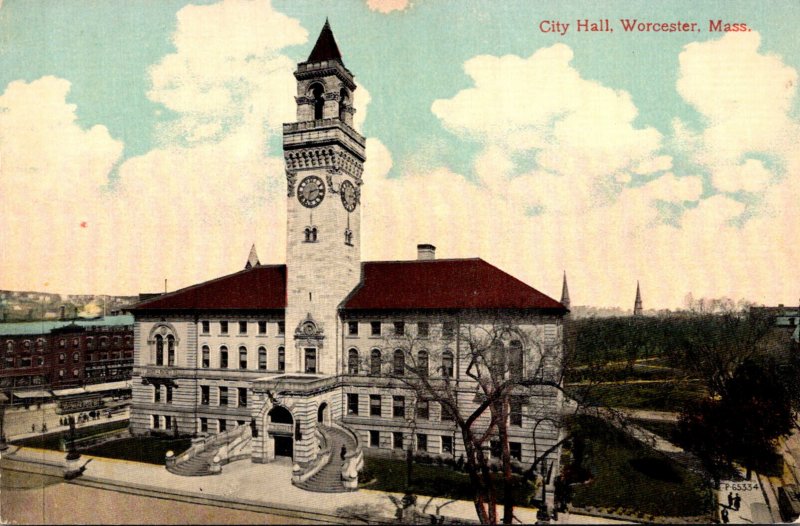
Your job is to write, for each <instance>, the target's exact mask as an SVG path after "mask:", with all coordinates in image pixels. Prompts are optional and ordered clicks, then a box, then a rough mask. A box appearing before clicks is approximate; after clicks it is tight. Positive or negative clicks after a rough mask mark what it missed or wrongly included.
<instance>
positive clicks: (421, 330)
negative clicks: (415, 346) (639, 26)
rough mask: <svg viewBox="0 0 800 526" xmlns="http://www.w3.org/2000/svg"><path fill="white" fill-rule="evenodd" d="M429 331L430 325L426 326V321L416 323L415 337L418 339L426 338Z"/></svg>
mask: <svg viewBox="0 0 800 526" xmlns="http://www.w3.org/2000/svg"><path fill="white" fill-rule="evenodd" d="M429 330H430V325H428V322H427V321H421V322H419V323H417V336H418V337H419V338H427V337H428V332H429Z"/></svg>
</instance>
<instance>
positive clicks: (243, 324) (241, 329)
mask: <svg viewBox="0 0 800 526" xmlns="http://www.w3.org/2000/svg"><path fill="white" fill-rule="evenodd" d="M239 334H247V322H246V321H240V322H239Z"/></svg>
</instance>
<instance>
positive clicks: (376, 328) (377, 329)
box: [369, 321, 381, 336]
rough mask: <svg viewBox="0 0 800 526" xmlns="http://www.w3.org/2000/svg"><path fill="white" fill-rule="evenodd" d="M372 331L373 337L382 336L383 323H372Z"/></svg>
mask: <svg viewBox="0 0 800 526" xmlns="http://www.w3.org/2000/svg"><path fill="white" fill-rule="evenodd" d="M369 326H370V330H371V331H372V332H371V334H372V336H380V335H381V322H379V321H372V322H370V324H369Z"/></svg>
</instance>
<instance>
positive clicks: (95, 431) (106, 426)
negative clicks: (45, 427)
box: [12, 420, 128, 451]
mask: <svg viewBox="0 0 800 526" xmlns="http://www.w3.org/2000/svg"><path fill="white" fill-rule="evenodd" d="M127 427H128V421H127V420H117V421H114V422H105V423H102V424H97V425H93V426H87V427H78V428H76V429H75V438H76V439H78V440H80V439H81V438H86V437H92V436H98V435H103V434H106V433H112V432H114V431H119V430H120V429H126V428H127ZM68 436H69V431H59V432H57V433H48V434H46V435H36V436H34V437H29V438H24V439H21V440H14V441H13V442H12V443H13V444H15V445H18V446H25V447H37V448H40V449H51V450H54V451H60V450H61V439H62V438H64V439H66V438H67V437H68Z"/></svg>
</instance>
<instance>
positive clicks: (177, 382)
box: [131, 23, 568, 480]
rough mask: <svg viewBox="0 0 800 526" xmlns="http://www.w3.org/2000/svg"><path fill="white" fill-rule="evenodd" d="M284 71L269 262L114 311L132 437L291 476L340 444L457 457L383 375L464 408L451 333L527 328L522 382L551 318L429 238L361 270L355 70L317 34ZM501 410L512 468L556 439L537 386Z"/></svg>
mask: <svg viewBox="0 0 800 526" xmlns="http://www.w3.org/2000/svg"><path fill="white" fill-rule="evenodd" d="M295 78H296V79H297V96H296V98H295V100H296V102H297V121H296V122H293V123H288V124H284V126H283V148H284V158H285V162H286V182H287V198H286V206H287V212H288V213H287V224H286V228H287V235H286V239H287V242H286V243H287V246H286V264H283V265H263V264H260V262H259V261H258V258H257V256H256V254H255V250H252V251H251V254H250V258H249V259H248V261H247V265H246V267H245V269H244V270H241V271H239V272H235V273H233V274H230V275H227V276H223V277H220V278H217V279H214V280H211V281H207V282H204V283H200V284H197V285H194V286H191V287H188V288H185V289H181V290H178V291H175V292H172V293H168V294H164V295H161V296H159V297H156V298H153V299H150V300H147V301H144V302H141V303H139V304H138V305H136V306H135V307H133V308H132V309H131V311H132V313H133V314H134V317H135V325H134V341H135V360H134V370H133V406H132V410H131V429H132V431H133V432H134V433H135V434H147V433H152V432H155V433H163V432H175V433H179V434H194V435H197V436H199V437H202V438H201V439H198V444H200V443H201V442H202V443H204V444H206V446H205V448H204V447H203V446H202V445H200V446H197V447H194V446H193V447H194V449H193V450H192V451H191V452H190V453H191V454H194V455H196V456H197V455H201V452H203V450H205V454H206V455H208V454H209V453H208V451H209V450H210V449H215V448H217V449H215V451H216V452H217V453H218V454H217V455H216V456H217V457H220V455H221V456H222V457H225V455H227V458H228V460H235V459H249V460H250V461H252V462H271V461H274V460H276V459H280V458H281V457H286V458H291V459H292V460H293V464H294V465H295V470H296V471H298V470H299V471H300V472H301V473H300V475H298V478H297V480H307V479H309V478H313V474H312V475H308V476H307V477H305V479H304V478H303V472H306V474H307V473H310V472H311V471H313V470H314V469H316V470H317V471H315V472H314V474H315V473H317V472H319V470H320V469H322V466H320V464H325V463H334V460H336V462H338V461H339V451H338V450H334V451H333V452H332V453H331V452H330V450H331V449H332V448H336V447H339V446H340V445H341V444H345V445H346V446H347V445H348V444H349V448H348V458H350V456H351V455H352V454H353V453H354V451H353V450H355V449H358V451H359V452H360V451H364V452H365V453H366V454H371V453H375V454H379V453H380V452H383V453H386V454H390V453H391V452H392V451H405V450H407V449H409V448H411V449H413V450H415V451H419V452H425V453H426V454H428V455H434V456H435V455H444V456H451V457H455V458H457V457H458V456H460V455H461V454H462V453H463V451H464V448H463V444H462V442H461V438H460V433H459V432H458V430H457V428H456V426H455V423H454V421H453V414H452V411H449V410H447V408H444V410H443V408H442V407H440V405H439V404H438V403H437V402H436V401H435V400H430V399H425V397H423V396H418V393H417V392H416V391H415V390H414V389H411V388H410V387H409V386H408V385H407V384H406V383H404V382H403V381H401V379H400V378H402V376H403V375H404V374H408V371H409V370H410V367H409V360H411V361H413V362H414V366H413V371H415V373H414V374H417V373H419V374H422V375H424V377H425V378H426V379H428V380H429V381H430V382H436V381H447V382H449V384H448V385H451V386H453V389H454V390H455V391H456V392H457V394H456V399H457V403H458V404H459V406H458V407H459V410H461V409H462V408H463V410H464V411H465V414H468V413H469V412H470V411H471V408H474V407H476V406H477V404H478V403H479V396H478V395H477V390H476V384H475V382H474V381H473V380H471V379H470V378H469V376H468V374H467V368H468V366H469V356H468V353H467V351H466V342H465V340H464V338H465V336H464V335H465V333H466V332H467V331H465V329H466V328H469V327H479V326H486V325H490V324H493V323H496V321H497V320H498V319H502V320H504V323H510V324H512V325H513V326H514V327H518V328H519V329H520V330H521V331H524V332H525V333H526V334H528V335H533V336H529V337H527V338H518V337H517V338H515V337H514V336H513V334H510V335H509V337H508V341H506V342H503V343H500V346H501V347H502V351H503V352H505V353H507V355H508V360H509V361H510V362H509V363H510V364H511V366H512V367H511V368H512V370H513V372H512V374H517V375H520V377H526V376H527V375H533V374H536V372H537V371H541V370H542V363H541V356H542V355H541V349H542V348H544V347H547V346H549V348H551V349H555V354H556V355H557V357H556V359H555V360H554V363H556V361H557V358H558V356H560V354H561V350H562V346H561V343H560V341H561V333H562V321H563V318H564V316H565V315H566V314H567V312H568V311H567V308H566V307H565V305H564V304H562V303H560V302H558V301H556V300H554V299H551V298H549V297H548V296H546V295H544V294H542V293H540V292H539V291H537V290H535V289H533V288H532V287H530V286H528V285H526V284H525V283H523V282H521V281H520V280H518V279H516V278H514V277H512V276H510V275H509V274H506V273H505V272H503V271H502V270H500V269H498V268H496V267H494V266H492V265H491V264H489V263H487V262H485V261H483V260H482V259H479V258H473V259H436V254H435V247H433V246H432V245H427V244H421V245H419V246H418V258H417V259H416V260H411V261H374V262H363V261H361V251H360V247H361V199H360V197H361V188H362V186H363V185H364V184H369V174H364V173H363V166H364V161H365V152H364V146H365V139H364V137H363V136H362V135H360V134H359V133H358V132H357V131H355V129H354V128H353V113H354V111H355V110H354V108H353V106H352V100H353V97H352V94H353V91H354V90H355V89H356V84H355V82H354V77H353V74H352V73H351V72H350V71H349V70H348V69H347V68H346V67H345V65H344V63H343V60H342V57H341V55H340V52H339V49H338V47H337V44H336V42H335V39H334V37H333V33H332V32H331V30H330V27H329V25H328V24H327V23H326V24H325V27H324V28H323V30H322V32H321V33H320V36H319V38H318V40H317V42H316V45H315V46H314V48H313V50H312V52H311V54H310V56H309V57H308V60H307V61H305V62H301V63H300V64H298V67H297V70H296V72H295ZM409 342H413V351H410V350H409V349H410V347H409V345H410V344H409ZM410 352H413V354H409V353H410ZM423 369H424V370H423ZM513 400H514V401H513V402H512V404H511V414H510V417H509V418H510V426H509V433H510V444H511V455H512V457H515V458H516V459H517V460H518V461H520V462H522V463H523V464H525V463H527V462H530V461H531V460H532V459H533V458H534V455H535V454H536V451H538V452H539V453H541V451H543V450H546V449H547V448H548V447H549V446H551V445H553V444H554V443H555V442H556V441H557V440H558V430H557V429H556V428H555V427H554V426H553V425H551V424H547V423H542V420H541V419H539V418H538V416H539V415H541V414H543V413H547V412H548V411H549V412H550V413H558V412H559V410H560V404H561V396H560V395H559V393H558V390H557V389H547V388H542V387H541V386H539V387H530V388H518V389H517V391H515V393H514V399H513ZM487 418H488V416H487ZM234 435H235V440H234V438H232V437H234ZM215 437H227V439H226V440H217V439H215ZM215 440H216V441H215ZM234 442H235V445H234V444H233V443H234ZM223 443H224V444H226V446H225V447H226V448H227V449H225V451H222V450H221V449H218V448H219V447H221V446H220V445H221V444H223ZM324 452H327V453H328V456H327V457H325V458H324V459H323V460H319V459H320V456H321V454H322V453H324ZM191 454H190V455H188V456H187V455H184V456H183V459H182V460H186V461H187V462H188V459H189V456H191ZM551 457H552V460H553V462H554V463H557V458H558V451H557V450H556V451H554V452H553V453H552V455H551ZM328 459H331V460H328ZM224 460H225V458H223V463H224ZM187 465H188V464H187ZM314 466H316V467H314ZM212 467H213V466H212ZM204 469H205V466H204ZM336 469H337V470H338V469H339V465H337V466H336ZM177 471H180V470H177ZM212 471H213V470H212ZM343 476H344V475H343Z"/></svg>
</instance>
